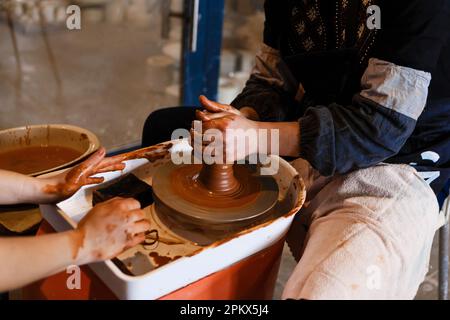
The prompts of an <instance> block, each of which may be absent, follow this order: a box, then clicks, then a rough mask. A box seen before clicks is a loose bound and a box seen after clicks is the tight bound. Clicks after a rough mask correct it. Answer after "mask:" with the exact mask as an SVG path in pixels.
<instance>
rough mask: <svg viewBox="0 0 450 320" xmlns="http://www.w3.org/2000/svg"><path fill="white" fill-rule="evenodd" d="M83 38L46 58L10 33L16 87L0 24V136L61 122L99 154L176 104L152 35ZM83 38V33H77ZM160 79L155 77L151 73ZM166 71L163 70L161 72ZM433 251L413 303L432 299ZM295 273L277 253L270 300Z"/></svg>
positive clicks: (99, 28)
mask: <svg viewBox="0 0 450 320" xmlns="http://www.w3.org/2000/svg"><path fill="white" fill-rule="evenodd" d="M83 28H84V29H83V31H82V32H77V31H67V30H63V31H61V32H55V33H54V34H52V35H51V38H50V41H51V48H52V50H53V55H54V57H55V60H54V61H53V62H52V60H51V59H49V53H48V51H47V50H46V47H45V45H44V41H43V38H42V37H41V36H40V34H39V33H37V34H35V35H34V36H31V35H24V34H22V33H20V32H19V33H18V34H17V36H18V46H19V50H20V58H21V61H22V77H21V79H22V81H21V85H20V86H19V85H18V83H17V73H16V63H15V58H14V54H13V50H12V46H11V42H10V41H9V39H10V38H9V32H8V29H7V28H6V26H5V24H0V38H1V39H3V41H1V42H0V82H1V83H2V85H0V129H3V128H8V127H15V126H21V125H26V124H38V123H44V122H45V123H48V122H50V123H69V124H74V125H78V126H81V127H86V128H89V129H90V130H92V131H93V132H94V133H95V134H97V135H98V136H99V137H100V139H101V141H102V143H103V144H104V145H105V146H106V147H107V148H113V147H118V146H120V145H122V144H126V143H129V142H133V141H138V140H139V139H140V136H141V128H142V125H143V123H144V121H145V118H146V117H147V115H148V114H149V113H150V112H151V111H153V110H155V109H157V108H160V107H162V106H173V105H177V104H178V97H177V94H176V92H175V94H173V93H172V94H168V93H167V92H166V91H161V90H159V89H157V90H155V89H154V87H155V86H154V85H155V83H156V84H157V83H158V82H161V81H162V80H161V79H162V78H164V79H166V80H165V81H167V82H168V83H165V84H164V83H162V84H164V85H166V86H169V85H171V83H170V81H172V83H175V82H176V76H174V77H173V79H170V77H169V78H168V77H167V75H164V77H161V76H162V75H161V73H158V70H155V69H152V68H151V67H149V65H148V58H149V57H151V56H155V55H158V54H160V53H161V51H162V47H163V46H164V45H165V42H164V41H162V40H161V39H160V36H159V32H156V31H154V30H152V31H150V30H148V29H142V28H133V29H130V28H131V27H127V26H123V25H112V24H101V23H99V24H95V27H94V26H90V25H89V24H85V25H83ZM85 31H89V32H85ZM159 72H161V71H159ZM164 72H166V71H164ZM437 259H438V250H437V245H436V244H435V245H434V246H433V253H432V259H431V265H430V272H429V274H428V277H427V279H426V281H425V282H424V283H423V284H422V286H421V288H420V291H419V293H418V295H417V299H436V298H437ZM294 266H295V261H294V260H293V259H292V258H291V256H290V254H289V251H288V250H287V249H286V248H285V250H284V253H283V258H282V264H281V269H280V273H279V277H278V281H277V288H276V292H275V298H279V297H280V296H281V292H282V288H283V286H284V284H285V283H286V281H287V279H288V277H289V275H290V273H291V272H292V270H293V268H294Z"/></svg>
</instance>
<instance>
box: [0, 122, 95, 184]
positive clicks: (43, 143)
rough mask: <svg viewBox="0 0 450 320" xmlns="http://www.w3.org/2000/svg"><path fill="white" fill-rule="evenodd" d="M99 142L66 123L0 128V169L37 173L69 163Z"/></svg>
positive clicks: (79, 158)
mask: <svg viewBox="0 0 450 320" xmlns="http://www.w3.org/2000/svg"><path fill="white" fill-rule="evenodd" d="M99 146H100V143H99V140H98V138H97V137H96V136H95V135H94V134H93V133H92V132H90V131H88V130H86V129H83V128H79V127H76V126H72V125H66V124H48V125H31V126H24V127H19V128H12V129H6V130H1V131H0V169H5V170H11V171H16V172H20V173H23V174H27V175H30V176H38V175H41V174H44V173H49V172H52V171H56V170H60V169H64V168H67V167H69V166H72V165H74V164H76V163H78V162H80V161H82V160H83V159H85V158H86V157H88V156H89V155H90V154H92V153H93V152H95V151H96V150H97V149H98V148H99Z"/></svg>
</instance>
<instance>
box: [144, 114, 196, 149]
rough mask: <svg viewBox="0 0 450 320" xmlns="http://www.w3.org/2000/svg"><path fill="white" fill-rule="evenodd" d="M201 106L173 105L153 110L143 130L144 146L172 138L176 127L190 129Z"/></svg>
mask: <svg viewBox="0 0 450 320" xmlns="http://www.w3.org/2000/svg"><path fill="white" fill-rule="evenodd" d="M198 109H201V108H200V107H171V108H164V109H159V110H156V111H153V112H152V113H151V114H150V115H149V116H148V118H147V120H146V121H145V124H144V130H143V132H142V146H143V147H148V146H152V145H154V144H158V143H161V142H164V141H168V140H170V139H171V136H172V132H173V131H174V130H176V129H187V130H189V129H190V128H191V126H192V121H193V120H194V119H195V110H198Z"/></svg>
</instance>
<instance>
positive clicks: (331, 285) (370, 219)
mask: <svg viewBox="0 0 450 320" xmlns="http://www.w3.org/2000/svg"><path fill="white" fill-rule="evenodd" d="M292 165H293V166H294V167H295V168H296V169H297V170H298V171H299V173H300V175H301V176H302V177H303V178H304V180H305V184H306V186H307V192H308V194H307V201H306V203H305V206H304V208H302V210H301V211H300V212H299V214H297V217H296V219H295V221H294V223H293V226H292V228H291V230H290V232H289V234H288V244H289V246H290V248H291V251H292V253H293V254H294V256H296V258H299V257H301V259H300V261H299V262H298V264H297V266H296V268H295V270H294V272H293V274H292V275H291V277H290V279H289V280H288V283H287V284H286V287H285V290H284V292H283V298H293V299H413V298H414V296H415V295H416V292H417V290H418V287H419V285H420V284H421V282H422V281H423V280H424V277H425V275H426V273H427V271H428V263H429V259H430V252H431V245H432V242H433V236H434V233H435V231H436V230H437V229H438V227H439V225H438V223H439V219H438V213H439V208H438V203H437V200H436V197H435V195H434V193H433V191H432V190H431V188H430V187H429V186H428V185H427V183H426V182H425V181H424V180H423V179H422V178H421V177H420V176H419V175H418V174H417V172H416V171H415V170H414V169H413V168H412V167H410V166H408V165H390V164H380V165H377V166H375V167H371V168H368V169H361V170H358V171H355V172H352V173H349V174H346V175H340V176H335V177H332V178H324V177H321V176H320V175H319V174H318V173H317V171H315V170H314V169H312V168H311V166H309V164H308V163H307V162H306V161H304V160H301V159H298V160H296V161H294V162H293V163H292Z"/></svg>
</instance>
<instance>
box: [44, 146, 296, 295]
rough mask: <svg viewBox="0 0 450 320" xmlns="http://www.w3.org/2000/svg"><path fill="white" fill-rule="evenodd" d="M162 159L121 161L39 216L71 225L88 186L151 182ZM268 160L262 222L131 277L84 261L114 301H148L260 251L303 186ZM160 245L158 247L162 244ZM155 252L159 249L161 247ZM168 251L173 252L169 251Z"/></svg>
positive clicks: (86, 202)
mask: <svg viewBox="0 0 450 320" xmlns="http://www.w3.org/2000/svg"><path fill="white" fill-rule="evenodd" d="M172 143H173V142H172ZM166 161H170V159H167V158H166V159H161V160H158V161H156V162H153V163H149V162H148V161H147V160H145V159H139V160H131V161H127V162H126V168H125V170H124V171H123V172H113V173H106V174H102V175H101V176H103V177H105V182H104V183H103V184H101V185H96V186H88V187H84V188H82V189H80V190H79V191H78V192H77V193H76V194H75V195H74V196H72V197H71V198H70V199H67V200H65V201H63V202H61V203H58V204H57V206H55V205H41V212H42V215H43V217H44V218H45V219H46V220H47V221H48V222H49V223H50V224H51V225H52V227H53V228H55V230H57V231H65V230H69V229H71V228H74V227H75V226H76V224H77V223H78V221H79V220H80V219H81V218H82V217H83V216H84V215H85V214H86V213H87V212H88V211H89V210H90V209H91V208H92V204H91V203H92V191H93V190H94V189H97V188H99V186H102V185H104V184H106V183H108V182H109V181H111V180H114V179H116V178H118V177H120V176H121V175H123V174H127V173H130V172H133V174H135V175H136V176H138V177H139V178H140V179H143V180H144V181H146V182H147V183H149V184H151V182H152V175H153V172H155V171H156V170H157V167H158V166H160V165H161V164H163V163H164V162H166ZM272 161H279V171H278V174H277V175H275V176H274V177H275V179H276V180H277V183H278V186H279V190H280V195H279V202H278V204H277V210H276V212H277V213H276V215H274V216H273V217H272V218H271V219H269V220H268V221H266V222H264V223H262V224H260V225H258V226H255V227H252V228H250V229H247V230H245V231H242V232H239V233H237V234H234V235H233V236H232V237H227V238H225V239H221V240H220V241H217V242H214V243H211V244H209V245H205V246H196V245H189V246H187V248H185V247H183V248H181V249H180V248H175V251H177V250H178V254H179V252H180V250H182V251H183V250H184V251H183V252H184V253H185V254H183V255H184V256H183V257H181V258H179V259H176V260H174V261H172V262H170V263H168V264H165V265H163V266H161V267H158V268H155V269H153V270H150V271H148V272H145V273H143V272H142V270H141V271H139V272H138V273H139V274H140V275H137V276H131V275H127V274H125V273H124V272H122V271H121V270H120V269H119V268H118V267H117V266H116V265H115V264H114V263H113V262H112V261H111V260H108V261H105V262H100V263H94V264H90V267H91V268H92V270H93V271H94V272H95V273H96V274H97V275H98V276H99V277H100V278H101V279H102V280H103V282H104V283H105V284H106V285H107V286H108V287H109V288H110V289H111V290H112V291H113V292H114V293H115V294H116V296H117V297H118V298H119V299H147V300H148V299H158V298H160V297H162V296H164V295H167V294H169V293H171V292H173V291H175V290H177V289H180V288H182V287H184V286H186V285H188V284H190V283H193V282H195V281H197V280H200V279H202V278H204V277H206V276H208V275H210V274H212V273H215V272H217V271H220V270H223V269H225V268H227V267H229V266H231V265H233V264H235V263H237V262H239V261H241V260H243V259H245V258H247V257H249V256H251V255H253V254H255V253H257V252H259V251H261V250H264V249H265V248H267V247H269V246H270V245H272V244H274V243H275V242H276V241H278V240H279V239H281V238H282V237H284V235H285V234H286V232H287V231H288V229H289V226H290V224H291V222H292V220H293V217H294V215H295V214H296V213H297V212H298V210H299V209H300V207H301V206H302V205H303V202H304V200H305V187H304V184H303V181H302V179H301V178H300V177H299V176H298V173H297V172H296V170H295V169H294V168H293V167H292V166H291V165H290V164H289V163H288V162H286V161H285V160H283V159H281V158H279V157H276V156H272ZM147 210H148V212H149V214H150V213H151V211H152V210H153V208H151V207H147ZM162 247H163V249H164V246H163V245H162ZM158 250H161V247H160V248H159V249H158ZM140 251H141V252H144V253H145V252H149V251H148V248H147V249H145V250H144V248H143V246H142V245H139V246H136V247H134V248H132V249H130V250H128V251H127V252H125V253H123V254H121V255H119V256H118V258H119V259H120V260H122V261H124V260H127V259H128V260H130V259H129V258H130V257H131V258H132V257H133V256H134V255H135V254H136V253H137V252H140ZM150 251H151V249H150ZM166 251H167V250H166ZM174 254H176V253H172V255H174ZM132 260H133V259H131V261H132ZM134 263H136V261H134ZM138 264H139V263H136V265H138ZM138 268H139V266H138Z"/></svg>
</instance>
